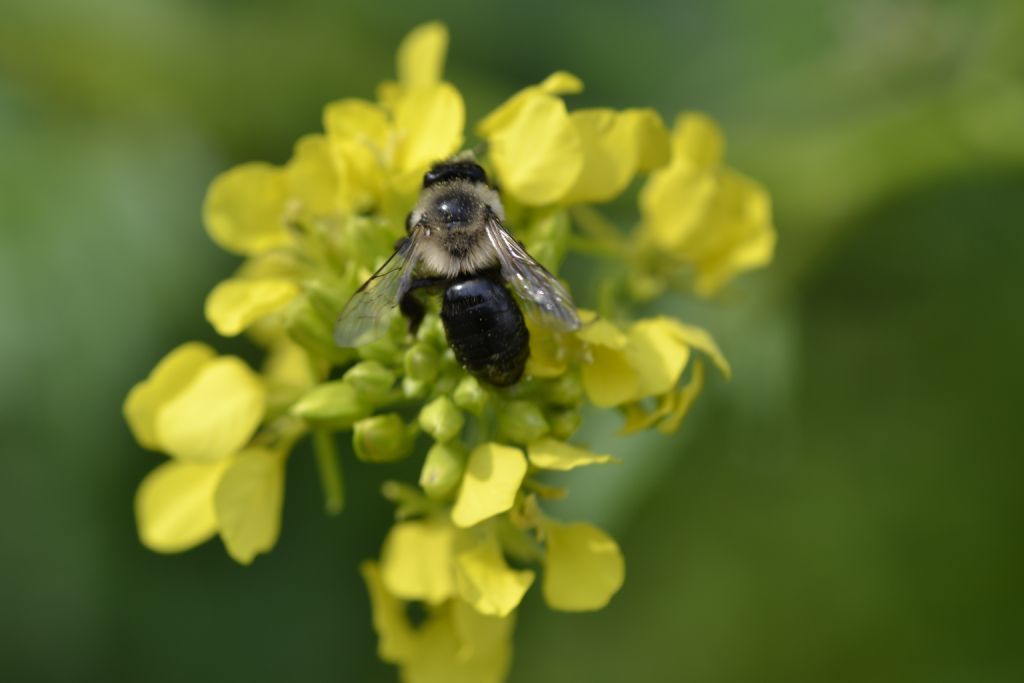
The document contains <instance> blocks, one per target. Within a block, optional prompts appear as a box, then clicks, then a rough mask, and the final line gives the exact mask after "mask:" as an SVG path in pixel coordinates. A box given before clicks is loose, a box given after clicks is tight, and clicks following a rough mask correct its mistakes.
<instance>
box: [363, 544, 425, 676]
mask: <svg viewBox="0 0 1024 683" xmlns="http://www.w3.org/2000/svg"><path fill="white" fill-rule="evenodd" d="M359 571H360V573H362V575H363V581H365V582H366V589H367V591H368V592H369V593H370V609H371V611H372V613H373V630H374V631H376V632H377V655H378V656H379V657H380V658H381V659H382V660H384V661H385V662H391V663H398V662H400V661H402V660H404V659H405V658H406V657H408V656H409V655H410V654H411V653H412V650H413V647H414V641H415V633H414V632H413V630H412V627H411V626H410V625H409V619H408V618H407V617H406V615H405V606H404V605H403V604H402V603H401V601H399V600H398V599H397V598H396V597H395V596H394V595H392V594H391V593H389V592H388V591H387V589H386V588H385V587H384V582H383V581H382V580H381V577H380V567H378V566H377V564H376V563H375V562H363V564H362V565H360V567H359Z"/></svg>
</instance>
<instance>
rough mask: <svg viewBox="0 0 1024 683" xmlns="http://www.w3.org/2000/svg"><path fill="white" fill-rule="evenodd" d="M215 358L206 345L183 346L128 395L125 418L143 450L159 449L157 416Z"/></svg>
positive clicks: (163, 360)
mask: <svg viewBox="0 0 1024 683" xmlns="http://www.w3.org/2000/svg"><path fill="white" fill-rule="evenodd" d="M216 355H217V354H216V352H215V351H214V350H213V349H211V348H210V347H209V346H207V345H206V344H201V343H199V342H187V343H185V344H182V345H181V346H179V347H178V348H176V349H174V350H173V351H171V352H170V353H168V354H167V355H166V356H164V358H163V359H162V360H161V361H160V362H159V363H157V365H156V367H155V368H153V371H152V372H150V373H149V377H147V378H146V379H145V380H143V381H141V382H139V383H138V384H136V385H135V386H134V387H132V389H131V391H129V392H128V397H127V398H126V399H125V402H124V417H125V420H126V421H127V422H128V427H129V429H131V431H132V435H133V436H134V437H135V440H136V441H138V442H139V444H140V445H141V446H142V447H143V448H149V449H151V450H157V449H159V448H160V442H159V441H158V440H157V436H156V416H157V413H158V412H159V410H160V408H161V407H162V406H163V404H164V403H165V402H167V401H168V400H170V399H171V398H172V397H174V396H175V395H176V394H177V393H178V392H179V391H181V390H182V389H184V388H185V387H186V386H187V385H188V383H189V382H191V381H192V379H193V378H194V377H195V376H196V374H198V373H199V370H200V368H202V366H203V365H204V364H205V363H206V362H207V361H209V360H211V359H212V358H215V357H216Z"/></svg>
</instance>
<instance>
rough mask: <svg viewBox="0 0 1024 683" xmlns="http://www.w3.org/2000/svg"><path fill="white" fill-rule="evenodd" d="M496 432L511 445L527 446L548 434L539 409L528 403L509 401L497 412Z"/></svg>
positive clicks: (545, 422)
mask: <svg viewBox="0 0 1024 683" xmlns="http://www.w3.org/2000/svg"><path fill="white" fill-rule="evenodd" d="M498 431H499V432H500V433H501V434H502V435H503V436H504V437H505V438H506V439H508V440H509V441H511V442H512V443H518V444H527V443H530V442H531V441H533V440H534V439H539V438H540V437H542V436H544V435H545V434H547V432H548V422H547V420H545V419H544V414H543V413H542V412H541V410H540V408H538V407H537V406H536V404H534V403H530V402H529V401H509V402H508V403H506V404H505V405H504V406H503V407H502V408H501V410H499V411H498Z"/></svg>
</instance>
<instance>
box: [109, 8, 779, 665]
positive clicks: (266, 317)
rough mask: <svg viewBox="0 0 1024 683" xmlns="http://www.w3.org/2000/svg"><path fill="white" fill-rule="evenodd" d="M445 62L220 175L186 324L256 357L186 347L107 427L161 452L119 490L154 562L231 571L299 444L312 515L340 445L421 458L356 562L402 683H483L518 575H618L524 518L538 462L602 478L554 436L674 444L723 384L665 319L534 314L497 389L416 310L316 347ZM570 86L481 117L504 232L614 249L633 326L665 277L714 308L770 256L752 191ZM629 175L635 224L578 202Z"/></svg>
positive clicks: (416, 53)
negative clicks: (591, 104) (414, 316)
mask: <svg viewBox="0 0 1024 683" xmlns="http://www.w3.org/2000/svg"><path fill="white" fill-rule="evenodd" d="M447 46H448V31H447V29H446V28H445V27H444V26H443V25H442V24H439V23H436V22H434V23H428V24H424V25H422V26H420V27H418V28H416V29H414V30H413V31H412V32H411V33H410V34H409V35H408V36H407V37H406V38H405V39H404V40H403V41H402V43H401V45H400V46H399V49H398V54H397V59H396V67H397V68H396V71H397V77H396V79H395V80H394V81H388V82H385V83H382V84H381V85H380V86H379V87H378V88H377V91H376V97H375V99H374V100H373V101H370V100H363V99H354V98H346V99H339V100H336V101H333V102H331V103H329V104H328V105H327V106H326V107H325V108H324V112H323V132H315V133H312V134H309V135H305V136H303V137H302V138H300V139H299V140H298V142H297V143H296V145H295V147H294V151H293V153H292V156H291V158H290V159H289V160H288V161H287V162H286V163H285V164H283V165H280V166H275V165H271V164H267V163H263V162H249V163H244V164H242V165H240V166H238V167H236V168H233V169H230V170H228V171H226V172H224V173H222V174H221V175H219V176H218V177H217V178H215V179H214V180H213V182H212V183H211V185H210V188H209V191H208V193H207V196H206V200H205V203H204V206H203V219H204V223H205V225H206V229H207V232H208V233H209V235H210V237H211V239H213V241H214V242H216V243H217V244H218V245H220V246H222V247H223V248H224V249H226V250H228V251H230V252H233V253H235V254H237V255H239V256H241V257H243V259H244V260H243V262H242V263H241V265H240V266H239V267H238V269H237V270H236V271H235V273H234V274H233V275H232V276H231V277H228V278H227V279H225V280H223V281H222V282H220V283H219V284H218V285H217V286H216V287H214V289H213V290H212V291H211V292H210V294H209V296H208V297H207V299H206V303H205V309H204V313H205V316H206V319H207V320H208V321H209V323H210V324H211V325H212V326H213V328H214V329H215V330H216V331H217V332H218V333H219V334H220V335H222V336H225V337H233V336H236V335H240V334H243V333H244V334H245V335H246V336H247V338H248V339H249V340H251V341H253V342H255V343H256V344H257V345H259V346H260V347H261V348H262V350H263V351H265V353H266V355H265V360H264V361H263V363H262V366H261V370H260V373H259V374H257V373H256V372H254V371H253V370H251V369H250V368H249V366H247V365H246V364H245V363H244V362H242V361H241V360H240V359H238V358H235V357H232V356H218V355H217V353H216V352H215V351H214V350H213V349H211V348H210V347H208V346H206V345H204V344H199V343H188V344H184V345H182V346H180V347H179V348H177V349H175V350H174V351H172V352H171V353H170V354H168V356H167V357H166V358H164V359H163V360H162V361H160V363H158V364H157V366H156V367H155V368H154V369H153V371H152V373H151V374H150V376H149V377H148V378H146V379H145V380H143V381H142V382H140V383H139V384H138V385H136V386H135V387H134V388H132V390H131V391H130V393H129V395H128V397H127V399H126V401H125V405H124V414H125V418H126V420H127V422H128V425H129V427H130V429H131V431H132V433H133V435H134V436H135V438H136V440H137V441H138V442H139V443H140V444H141V445H142V446H143V447H145V448H148V449H151V450H156V451H160V452H163V453H165V454H167V455H168V456H170V460H168V461H166V462H164V463H163V464H161V465H159V466H157V467H156V468H155V469H154V470H153V471H152V472H150V473H149V474H148V475H147V476H146V477H145V478H144V479H143V481H142V483H141V484H140V485H139V488H138V491H137V494H136V498H135V512H136V517H137V521H138V529H139V535H140V538H141V539H142V542H143V543H144V544H145V545H146V546H147V547H149V548H152V549H153V550H156V551H158V552H166V553H171V552H180V551H183V550H186V549H188V548H191V547H194V546H196V545H198V544H200V543H203V542H205V541H207V540H209V539H210V538H212V537H213V536H215V535H219V536H220V538H221V539H222V541H223V542H224V546H225V548H226V550H227V552H228V554H229V555H230V556H231V557H232V558H233V559H235V560H236V561H237V562H239V563H242V564H248V563H250V562H252V561H253V559H254V558H255V556H256V555H258V554H260V553H263V552H267V551H268V550H270V549H271V548H272V547H273V546H274V544H275V543H276V540H277V537H278V535H279V534H280V526H281V509H282V505H283V496H284V477H285V465H286V462H287V459H288V457H289V454H290V452H291V450H292V447H293V446H294V444H295V443H296V442H297V441H298V440H299V439H300V438H302V437H304V436H305V435H307V434H309V435H310V436H311V439H310V443H311V450H312V451H313V455H314V459H315V462H316V465H317V467H318V469H319V472H320V476H321V480H322V483H323V487H324V496H325V502H326V509H327V511H328V513H330V514H337V513H339V512H340V511H341V510H342V507H343V502H344V491H343V478H342V474H341V465H340V460H339V457H338V456H339V454H338V452H337V451H338V444H339V442H340V441H341V440H340V439H339V438H338V433H339V432H345V433H346V439H348V438H350V440H351V447H352V450H353V451H354V453H355V455H356V457H357V459H358V462H357V463H356V465H357V466H360V467H363V466H367V465H369V464H375V463H390V462H394V461H397V460H400V459H403V458H410V457H423V460H422V465H421V467H420V469H419V471H420V475H419V481H418V486H416V485H413V484H405V483H402V482H388V483H387V484H386V485H385V486H384V488H383V493H384V495H385V496H386V497H388V498H389V499H391V500H392V501H393V502H394V503H395V504H396V511H395V515H396V518H397V520H398V521H397V522H396V524H395V525H394V526H393V527H392V529H391V530H390V532H389V533H388V534H387V537H386V538H385V539H384V542H383V544H382V548H381V554H380V561H379V564H377V563H373V562H367V563H365V564H364V565H363V567H362V573H363V577H364V579H365V581H366V584H367V588H368V591H369V594H370V601H371V605H372V608H373V626H374V628H375V630H376V631H377V633H378V636H379V653H380V657H381V658H382V659H383V660H385V661H388V662H392V663H394V664H396V665H398V667H399V668H400V670H401V678H402V680H403V681H407V682H414V683H440V682H442V681H443V682H445V683H452V682H454V683H460V682H465V683H491V682H493V683H500V681H502V680H504V677H505V675H506V673H507V671H508V667H509V662H510V658H511V637H512V629H513V627H514V623H515V611H516V609H518V607H519V605H520V604H521V602H522V600H523V598H524V596H525V595H526V593H527V592H528V591H529V590H530V589H531V587H533V585H534V584H535V583H539V584H540V588H539V590H540V591H541V593H542V595H543V597H544V599H545V601H546V602H547V603H548V605H549V606H550V607H552V608H553V609H558V610H565V611H586V610H596V609H601V608H602V607H604V606H605V605H606V604H607V603H608V602H609V601H610V600H611V599H612V597H613V596H614V595H615V593H616V592H617V591H618V590H619V588H620V587H621V586H622V584H623V581H624V578H625V562H624V559H623V556H622V553H621V551H620V549H619V547H618V545H617V544H616V542H615V541H614V540H613V539H612V538H611V537H610V536H608V534H606V533H605V532H604V531H602V530H600V529H598V528H597V527H594V526H592V525H590V524H587V523H586V522H572V523H563V522H560V521H557V520H554V519H552V518H550V517H548V516H546V514H545V513H544V512H543V511H542V510H541V502H542V501H545V500H552V499H557V498H559V497H562V496H564V495H565V493H566V490H565V489H564V488H563V487H560V486H553V485H552V484H550V483H548V482H546V481H545V480H544V476H545V473H546V472H567V471H570V470H574V469H576V468H579V467H590V466H599V465H605V464H610V463H616V462H618V459H617V458H616V457H614V456H613V455H611V454H607V453H602V452H600V450H601V449H597V448H596V447H595V451H593V452H592V451H591V450H590V449H588V448H585V447H583V446H580V445H577V444H575V443H571V440H573V437H574V434H575V432H576V431H577V428H578V427H579V424H580V420H581V416H582V415H583V414H584V410H583V408H584V403H586V402H589V403H591V404H593V405H594V406H596V407H598V408H615V409H617V410H618V411H619V412H620V413H621V414H622V415H623V416H624V424H623V427H622V432H623V433H631V432H635V431H638V430H640V429H648V428H653V429H657V430H659V431H662V432H665V433H668V432H672V431H674V430H675V429H677V428H678V427H679V425H680V423H681V422H682V421H683V419H684V418H685V417H686V415H687V413H688V411H689V409H690V407H691V405H692V404H693V402H694V400H695V399H696V397H697V396H698V395H699V394H700V392H701V390H702V388H703V385H704V379H705V376H704V365H705V361H710V362H711V363H713V364H715V365H716V366H717V367H718V368H719V370H720V371H721V372H722V373H723V374H724V375H726V377H728V375H729V371H730V370H729V365H728V363H727V361H726V360H725V358H724V356H723V355H722V353H721V351H720V350H719V348H718V346H717V345H716V343H715V341H714V340H713V338H712V337H711V335H710V334H709V333H708V332H707V331H705V330H703V329H701V328H699V327H694V326H690V325H686V324H683V323H682V322H680V321H678V320H675V319H673V318H670V317H667V316H657V317H652V318H646V319H640V320H634V321H633V322H630V323H625V324H622V325H617V324H615V323H613V322H611V320H609V319H608V318H602V317H598V316H597V315H595V314H593V313H590V312H587V311H580V316H581V318H582V319H583V320H584V321H585V324H584V326H583V327H582V328H581V329H579V330H577V331H575V332H568V333H562V332H554V331H552V330H550V329H547V328H545V327H544V326H543V325H539V324H537V323H536V322H535V321H534V320H533V319H532V318H531V317H530V316H527V324H528V325H529V334H530V358H529V362H528V364H527V366H526V373H525V376H524V378H523V380H522V381H521V382H520V384H519V385H517V386H516V387H514V388H511V389H503V390H496V389H495V388H493V387H490V386H489V385H486V384H484V383H482V382H481V381H478V380H477V379H475V378H474V377H472V376H470V375H468V374H467V372H466V371H465V369H464V368H462V367H461V366H460V365H459V364H458V363H457V362H456V360H455V357H454V354H453V353H452V350H451V349H450V348H449V346H448V343H447V340H446V333H445V327H444V324H443V323H442V321H441V319H440V317H439V315H438V310H437V305H436V302H435V301H432V302H431V303H430V305H428V307H427V310H426V313H425V316H424V317H423V320H422V322H421V324H420V325H419V327H418V329H417V330H416V332H415V333H414V334H410V333H409V331H408V326H407V324H406V321H405V320H402V319H401V318H400V316H397V315H396V316H395V317H394V318H393V319H392V320H391V325H390V328H388V330H387V331H386V333H385V334H384V335H383V336H381V337H380V338H379V339H377V340H376V341H373V342H372V343H367V344H363V345H360V346H359V347H358V348H355V349H349V348H345V349H342V348H338V347H337V346H336V345H335V343H334V339H333V334H332V328H333V326H334V324H335V321H336V320H337V318H338V315H339V312H340V311H341V310H342V308H343V307H344V306H345V304H346V302H347V301H348V300H349V297H350V295H351V294H352V293H353V292H354V291H355V290H356V288H357V287H358V286H360V284H361V283H363V282H365V281H366V279H367V278H368V277H369V276H370V275H371V274H372V273H373V272H374V271H375V270H376V269H377V268H379V267H380V266H381V265H382V264H383V263H384V261H385V260H386V259H388V258H389V257H390V256H391V254H392V253H393V250H394V244H395V240H396V239H397V238H399V237H401V236H403V235H404V234H405V221H406V216H407V215H408V213H409V211H410V210H411V208H412V206H413V205H414V203H415V201H416V197H417V193H418V191H419V188H420V185H421V182H422V178H423V174H424V172H425V171H426V170H427V169H428V168H430V166H431V165H432V164H434V163H436V162H438V161H442V160H445V159H448V158H451V157H452V155H455V154H456V153H458V152H459V150H460V149H461V147H462V145H463V143H464V140H465V123H466V121H465V106H464V104H463V100H462V96H461V94H460V93H459V91H458V90H457V89H456V88H455V87H454V86H453V85H452V84H451V83H448V82H446V81H445V80H444V73H443V72H444V64H445V57H446V51H447ZM582 89H583V83H582V82H581V81H580V79H579V78H577V77H576V76H574V75H572V74H569V73H567V72H564V71H556V72H554V73H553V74H551V75H550V76H549V77H548V78H546V79H544V80H543V81H542V82H541V83H539V84H536V85H531V86H528V87H526V88H524V89H522V90H520V91H519V92H518V93H516V94H514V95H513V96H512V97H511V98H509V99H508V100H507V101H506V102H504V103H503V104H501V105H500V106H499V107H497V108H496V109H495V110H494V111H493V112H491V113H490V114H489V115H487V116H486V117H485V118H484V119H483V120H481V121H480V122H479V123H478V124H477V125H476V127H475V131H476V133H477V134H478V135H479V136H480V137H481V138H483V139H484V141H485V143H486V145H485V146H484V148H485V151H483V152H481V154H480V155H479V156H478V157H476V158H477V160H478V161H479V163H481V164H482V165H483V166H484V167H485V168H486V169H487V171H488V174H489V176H490V177H493V178H494V180H495V185H496V186H497V187H499V188H500V191H501V193H502V199H503V202H504V206H505V210H506V214H507V215H506V220H507V226H506V227H508V228H509V230H510V231H512V232H513V234H514V235H515V236H516V239H518V240H521V242H522V244H523V245H524V246H525V248H526V249H527V250H528V251H529V252H530V253H531V254H532V255H533V256H534V257H535V258H536V259H537V260H538V261H539V262H540V263H542V264H543V265H544V266H545V267H547V268H548V269H549V270H550V271H551V272H552V273H557V272H558V269H559V266H560V264H561V262H562V260H563V258H564V257H565V256H566V253H567V252H568V251H569V250H571V249H576V250H578V251H580V252H581V253H582V254H583V255H585V256H593V255H597V256H599V257H611V258H613V259H615V260H616V261H618V262H619V263H620V264H621V265H622V266H623V267H622V268H619V269H618V271H617V274H615V275H614V276H613V277H612V278H611V279H609V281H607V282H605V285H604V286H603V288H602V291H601V292H600V294H599V300H600V302H601V309H602V311H604V312H605V313H608V312H611V317H612V318H613V319H615V320H619V319H620V318H625V319H627V320H628V319H629V316H630V310H629V304H630V300H629V299H630V297H631V296H632V297H634V298H643V297H647V298H651V297H653V296H654V295H656V294H657V293H659V292H661V291H663V290H664V288H665V287H666V285H667V284H668V283H670V282H672V283H675V282H676V281H678V279H679V278H677V277H676V275H677V273H678V272H679V271H680V270H681V269H682V268H683V267H691V268H692V269H694V271H695V273H696V280H695V284H696V290H697V292H698V293H700V294H709V293H711V292H713V291H714V290H715V289H716V288H718V287H719V286H721V285H722V284H724V283H725V282H727V281H728V280H729V279H730V278H732V277H733V276H734V275H736V274H738V273H740V272H742V271H744V270H747V269H749V268H752V267H755V266H757V265H761V264H763V263H765V262H767V260H769V259H770V258H771V254H772V250H773V247H774V239H775V233H774V229H773V228H772V225H771V216H770V205H769V201H768V197H767V194H766V193H765V192H764V190H763V189H761V188H760V186H758V185H757V184H756V183H754V182H753V181H751V180H749V179H747V178H745V177H744V176H741V175H740V174H739V173H737V172H736V171H734V170H732V169H731V168H729V167H727V166H725V165H724V164H723V161H722V138H721V134H720V133H719V132H718V129H717V128H716V127H715V125H714V124H713V123H712V122H711V121H710V120H709V119H707V118H706V117H703V116H701V115H697V114H687V115H684V116H681V117H680V118H679V119H678V120H677V122H676V125H675V128H674V129H673V131H672V132H671V133H670V132H669V131H668V129H667V128H666V126H665V124H664V123H663V121H662V118H661V116H660V115H659V114H658V113H657V112H655V111H654V110H651V109H645V108H630V109H623V110H614V109H609V108H590V109H571V108H570V107H568V106H567V105H566V101H565V97H567V96H569V95H573V94H577V93H579V92H581V91H582ZM462 154H464V155H471V153H469V152H463V153H462ZM460 158H461V157H460ZM638 176H647V180H646V182H645V184H644V185H643V189H642V190H641V194H640V208H641V214H642V215H641V218H642V221H641V223H640V225H639V227H638V229H637V231H636V232H635V233H634V234H631V235H627V234H624V233H622V232H620V231H619V230H618V229H617V228H616V227H615V226H614V225H612V224H611V223H610V222H609V221H608V220H607V219H605V218H603V217H602V216H601V214H600V213H599V211H598V209H597V208H595V207H593V206H584V205H589V204H597V203H602V202H607V201H610V200H613V199H615V198H616V197H618V196H619V195H621V194H622V193H623V192H625V191H626V190H627V188H629V187H630V186H631V185H632V184H633V183H634V182H635V181H636V179H637V177H638ZM348 432H351V434H350V435H348V434H347V433H348ZM423 441H428V442H429V445H427V444H423ZM424 451H425V455H424V454H423V452H424ZM349 521H350V523H351V522H352V521H358V517H356V518H355V519H350V520H349ZM410 602H415V603H418V604H421V605H423V606H424V608H425V610H426V617H425V619H424V620H423V621H422V623H419V624H416V625H414V624H412V623H411V622H410V620H409V618H408V616H407V614H406V611H405V610H406V607H407V603H410Z"/></svg>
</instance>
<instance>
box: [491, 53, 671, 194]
mask: <svg viewBox="0 0 1024 683" xmlns="http://www.w3.org/2000/svg"><path fill="white" fill-rule="evenodd" d="M582 90H583V83H582V81H580V80H579V79H578V78H577V77H576V76H574V75H572V74H570V73H566V72H564V71H558V72H555V73H553V74H552V75H551V76H549V77H548V78H547V79H545V80H544V81H543V82H541V83H540V84H538V85H535V86H530V87H528V88H525V89H523V90H521V91H520V92H518V93H516V94H515V95H514V96H512V98H511V99H509V100H508V101H507V102H505V103H504V104H503V105H501V106H500V107H498V108H497V109H496V110H495V111H493V112H492V113H491V114H490V115H488V116H487V117H486V118H485V119H484V120H483V121H481V122H480V124H479V125H478V126H477V133H479V134H480V135H481V136H482V137H484V138H486V139H487V141H488V143H489V145H490V158H491V161H492V162H493V164H494V167H495V170H496V171H497V175H498V180H499V182H500V184H501V186H502V189H503V190H504V191H505V192H506V193H507V194H508V195H510V196H511V197H514V198H515V199H518V200H519V201H521V202H522V203H524V204H527V205H533V206H539V205H544V204H553V203H555V202H561V203H565V204H575V203H580V202H603V201H608V200H610V199H613V198H615V197H616V196H617V195H619V194H620V193H621V192H622V191H623V190H624V189H625V188H626V186H627V185H628V184H629V182H630V181H631V180H632V179H633V176H634V175H635V174H636V173H637V172H638V171H649V170H651V169H652V168H655V167H657V166H659V165H661V164H663V163H665V161H667V159H668V133H667V131H666V130H665V125H664V123H662V121H661V117H660V116H658V114H657V113H656V112H655V111H654V110H652V109H627V110H625V111H622V112H616V111H614V110H611V109H581V110H577V111H574V112H572V113H570V112H569V111H568V109H567V108H566V106H565V103H564V102H563V101H562V98H561V97H560V96H561V95H570V94H576V93H579V92H580V91H582Z"/></svg>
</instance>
